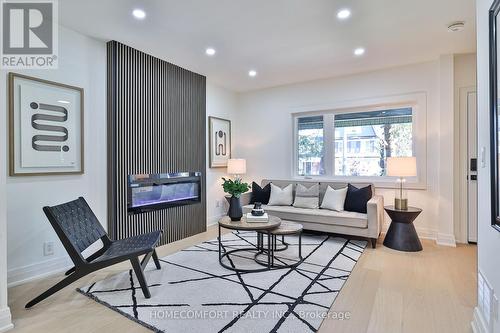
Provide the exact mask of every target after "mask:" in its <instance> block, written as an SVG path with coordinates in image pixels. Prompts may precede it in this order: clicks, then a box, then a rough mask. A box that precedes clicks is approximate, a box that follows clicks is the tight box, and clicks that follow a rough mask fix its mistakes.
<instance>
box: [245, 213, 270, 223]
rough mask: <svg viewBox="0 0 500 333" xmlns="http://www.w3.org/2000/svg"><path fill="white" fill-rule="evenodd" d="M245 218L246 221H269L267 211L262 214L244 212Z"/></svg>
mask: <svg viewBox="0 0 500 333" xmlns="http://www.w3.org/2000/svg"><path fill="white" fill-rule="evenodd" d="M245 218H246V220H247V222H248V223H267V222H269V216H268V215H267V213H264V214H262V215H252V213H246V215H245Z"/></svg>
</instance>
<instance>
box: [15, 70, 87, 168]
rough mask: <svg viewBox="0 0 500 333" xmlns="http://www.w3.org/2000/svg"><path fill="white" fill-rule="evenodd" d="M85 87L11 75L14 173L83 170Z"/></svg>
mask: <svg viewBox="0 0 500 333" xmlns="http://www.w3.org/2000/svg"><path fill="white" fill-rule="evenodd" d="M83 162H84V159H83V89H82V88H78V87H73V86H69V85H66V84H61V83H57V82H51V81H47V80H42V79H38V78H34V77H29V76H25V75H20V74H16V73H9V174H10V175H11V176H37V175H62V174H82V173H83V170H84V163H83Z"/></svg>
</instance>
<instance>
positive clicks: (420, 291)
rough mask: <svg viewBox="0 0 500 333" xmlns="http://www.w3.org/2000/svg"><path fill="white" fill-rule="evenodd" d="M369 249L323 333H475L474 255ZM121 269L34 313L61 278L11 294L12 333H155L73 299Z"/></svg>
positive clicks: (430, 245) (428, 247)
mask: <svg viewBox="0 0 500 333" xmlns="http://www.w3.org/2000/svg"><path fill="white" fill-rule="evenodd" d="M216 233H217V229H216V228H210V229H209V230H208V231H207V232H205V233H202V234H199V235H196V236H193V237H190V238H187V239H184V240H181V241H178V242H175V243H172V244H169V245H165V246H162V247H161V248H159V249H158V255H159V256H165V255H168V254H170V253H174V252H176V251H179V250H180V249H183V248H186V247H189V246H191V245H194V244H198V243H200V242H202V241H204V240H208V239H212V238H215V237H216ZM381 241H382V238H381V239H379V244H378V247H377V248H376V249H372V248H371V247H370V246H368V248H367V249H366V250H365V252H364V254H363V255H362V256H361V259H360V260H359V262H358V263H357V264H356V267H355V268H354V271H353V272H352V274H351V276H350V278H349V279H348V280H347V282H346V284H345V285H344V287H343V288H342V291H341V292H340V294H339V296H338V297H337V299H336V301H335V303H334V304H333V306H332V309H331V312H332V311H335V312H336V313H338V314H339V313H341V312H342V313H344V314H347V313H348V314H349V316H350V319H344V320H339V319H334V318H333V316H330V318H327V319H325V321H324V322H323V324H322V326H321V328H320V330H319V332H322V333H327V332H336V333H340V332H356V333H358V332H384V333H385V332H391V333H395V332H426V333H430V332H440V333H443V332H445V333H446V332H453V333H459V332H470V331H471V329H470V321H471V320H472V311H473V309H474V306H475V304H476V276H477V274H476V271H477V269H476V257H477V256H476V247H475V246H470V245H459V246H458V247H457V248H450V247H442V246H437V245H435V243H434V242H433V241H427V240H423V241H422V244H423V246H424V251H423V252H418V253H404V252H397V251H394V250H390V249H388V248H385V247H384V246H382V244H381ZM129 266H130V265H129V264H127V263H125V264H119V265H115V266H113V267H110V268H108V269H105V270H102V271H100V272H96V273H95V274H92V275H90V276H88V277H86V278H84V279H82V280H80V281H78V282H76V283H75V284H73V285H71V286H70V287H68V288H66V289H64V290H63V291H61V292H59V293H58V294H56V295H54V296H52V297H50V298H49V299H47V300H46V301H44V302H43V303H41V304H39V305H38V306H35V307H34V308H33V309H30V310H25V309H24V304H25V303H26V302H27V301H29V300H30V299H31V298H32V297H34V296H36V295H38V294H39V293H40V292H42V291H44V290H45V289H47V288H48V287H50V286H51V285H53V284H54V283H56V282H57V281H59V279H61V277H62V274H60V275H58V276H54V277H51V278H45V279H42V280H38V281H34V282H30V283H27V284H24V285H21V286H17V287H13V288H10V289H9V304H10V307H11V311H12V316H13V319H14V325H15V328H14V330H13V332H30V333H32V332H51V333H58V332H71V333H79V332H85V333H90V332H106V331H107V332H150V331H149V330H147V329H145V328H143V327H142V326H140V325H138V324H136V323H134V322H133V321H131V320H128V319H126V318H125V317H123V316H121V315H120V314H118V313H116V312H114V311H112V310H110V309H108V308H107V307H105V306H102V305H100V304H98V303H96V302H94V301H92V300H90V299H88V298H87V297H84V296H82V295H80V294H79V293H77V292H76V291H75V288H76V287H77V286H81V285H85V284H88V283H90V282H91V281H92V280H96V279H104V278H106V277H107V276H110V275H113V274H116V273H118V272H122V271H123V270H125V269H129Z"/></svg>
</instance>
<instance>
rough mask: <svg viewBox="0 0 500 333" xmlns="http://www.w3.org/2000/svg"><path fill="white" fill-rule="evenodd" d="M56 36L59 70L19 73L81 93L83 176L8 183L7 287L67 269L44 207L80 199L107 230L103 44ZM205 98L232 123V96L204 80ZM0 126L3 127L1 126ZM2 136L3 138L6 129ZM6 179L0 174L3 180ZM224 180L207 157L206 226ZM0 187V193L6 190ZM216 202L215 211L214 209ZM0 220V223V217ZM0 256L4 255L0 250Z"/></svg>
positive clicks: (214, 216)
mask: <svg viewBox="0 0 500 333" xmlns="http://www.w3.org/2000/svg"><path fill="white" fill-rule="evenodd" d="M59 32H60V42H59V45H60V58H59V69H57V70H38V71H33V70H31V71H22V72H21V73H22V74H25V75H31V76H35V77H40V78H43V79H47V80H52V81H56V82H61V83H66V84H70V85H75V86H79V87H83V88H84V90H85V173H84V175H81V176H44V177H8V178H7V180H6V182H7V186H6V194H7V202H6V205H5V207H3V206H2V204H3V203H4V201H3V200H0V213H1V212H2V210H1V209H2V208H5V209H6V214H7V220H8V223H7V231H8V232H7V238H8V242H7V243H8V247H7V255H8V262H7V267H8V281H9V285H11V286H12V285H16V284H20V283H22V282H25V281H28V280H31V279H33V278H37V277H41V276H44V275H49V274H52V273H54V272H57V271H60V270H62V269H65V268H66V267H68V265H70V260H69V257H68V256H67V254H66V252H65V250H64V248H63V247H62V245H61V243H60V241H59V239H58V238H57V235H56V234H55V232H54V231H53V229H52V227H51V226H50V224H49V223H48V221H47V219H46V218H45V215H44V214H43V212H42V207H43V206H45V205H54V204H58V203H62V202H65V201H69V200H72V199H74V198H76V197H78V196H84V197H85V198H86V199H87V201H88V202H89V204H90V205H91V207H92V209H93V210H94V212H95V213H96V215H97V217H98V218H99V219H100V221H101V222H102V223H103V225H104V227H105V228H107V222H106V221H107V220H106V217H107V211H106V209H107V206H106V192H107V187H106V169H107V167H106V49H105V43H104V42H102V41H97V40H95V39H92V38H89V37H86V36H84V35H81V34H79V33H77V32H74V31H72V30H69V29H66V28H64V27H60V30H59ZM0 81H1V83H0V94H1V95H0V99H2V98H3V99H4V100H5V99H6V98H7V87H6V81H7V71H2V72H1V78H0ZM206 98H207V115H212V116H217V117H221V118H227V119H230V120H233V121H234V113H235V112H236V109H237V105H236V102H237V96H236V94H235V93H233V92H231V91H229V90H227V89H225V88H221V87H219V86H217V85H215V84H212V83H211V82H210V81H208V82H207V97H206ZM0 112H1V114H2V115H3V116H0V117H4V119H6V118H7V115H6V112H7V110H6V107H3V108H2V109H1V110H0ZM2 126H4V127H5V126H6V125H5V122H3V123H2ZM207 128H208V117H207ZM4 133H7V128H6V127H5V128H4ZM2 140H6V137H2ZM207 144H208V143H207ZM207 148H208V147H207ZM1 149H2V150H1V151H0V152H2V157H4V158H5V159H6V158H7V157H6V154H7V153H6V152H7V142H5V143H4V142H3V141H2V144H1ZM6 164H7V161H5V163H3V164H2V167H4V166H5V165H6ZM6 174H7V171H6V170H5V171H4V172H3V173H2V176H3V175H6ZM225 175H226V169H225V168H221V169H219V168H209V166H208V155H207V217H208V221H207V223H208V224H212V223H215V222H217V220H218V218H219V217H220V216H221V215H223V214H224V213H225V211H226V209H227V207H226V202H225V199H224V193H223V191H222V187H221V181H220V179H221V177H223V176H225ZM0 180H2V181H5V178H0ZM1 188H2V189H5V186H2V187H1ZM0 194H1V193H0ZM217 202H218V205H219V207H217ZM0 221H3V220H2V215H1V214H0ZM0 226H1V224H0ZM1 231H2V229H1V228H0V240H1V237H2V236H6V234H5V233H2V232H1ZM48 241H52V242H54V244H55V254H54V255H53V256H48V257H45V256H43V246H44V243H45V242H48ZM1 244H5V243H4V242H3V243H1ZM0 253H5V252H4V251H0ZM0 267H5V266H2V265H1V258H0ZM0 286H1V278H0ZM0 296H1V294H0ZM0 302H1V297H0ZM0 304H1V303H0ZM0 309H1V305H0ZM0 311H1V310H0ZM0 317H1V313H0Z"/></svg>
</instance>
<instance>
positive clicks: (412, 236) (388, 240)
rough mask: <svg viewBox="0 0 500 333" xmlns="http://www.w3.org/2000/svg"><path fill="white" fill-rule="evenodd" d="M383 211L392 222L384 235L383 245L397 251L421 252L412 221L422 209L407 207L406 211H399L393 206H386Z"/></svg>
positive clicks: (420, 245)
mask: <svg viewBox="0 0 500 333" xmlns="http://www.w3.org/2000/svg"><path fill="white" fill-rule="evenodd" d="M384 209H385V211H386V212H387V214H389V217H390V218H391V220H392V222H391V225H390V227H389V230H387V234H386V235H385V239H384V245H385V246H387V247H388V248H391V249H394V250H398V251H405V252H418V251H422V244H421V243H420V239H418V235H417V231H416V230H415V226H414V225H413V221H414V220H415V219H416V218H417V216H418V215H420V213H421V212H422V209H420V208H416V207H408V209H407V210H401V209H396V208H395V207H394V206H386V207H384Z"/></svg>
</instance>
